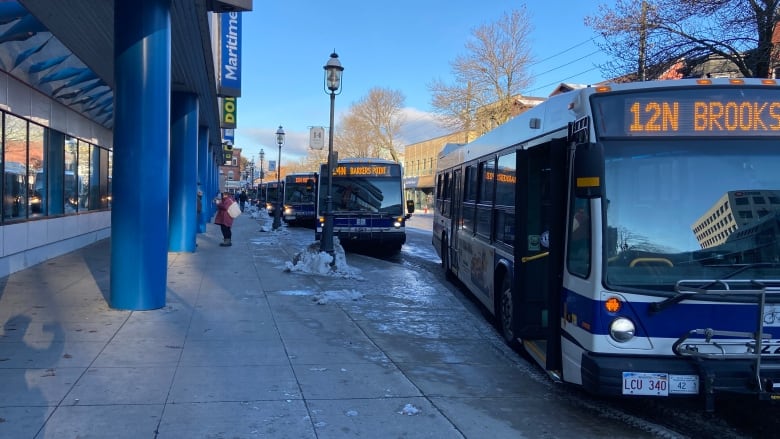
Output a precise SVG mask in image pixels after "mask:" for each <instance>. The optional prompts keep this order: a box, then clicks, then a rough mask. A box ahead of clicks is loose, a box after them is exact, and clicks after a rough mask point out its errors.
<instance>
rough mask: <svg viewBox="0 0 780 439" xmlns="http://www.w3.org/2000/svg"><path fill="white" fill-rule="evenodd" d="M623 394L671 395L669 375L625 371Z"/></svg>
mask: <svg viewBox="0 0 780 439" xmlns="http://www.w3.org/2000/svg"><path fill="white" fill-rule="evenodd" d="M623 394H624V395H651V396H669V375H668V374H665V373H647V372H623Z"/></svg>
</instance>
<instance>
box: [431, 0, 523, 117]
mask: <svg viewBox="0 0 780 439" xmlns="http://www.w3.org/2000/svg"><path fill="white" fill-rule="evenodd" d="M532 30H533V27H532V25H531V21H530V17H529V15H528V12H527V10H526V8H525V6H522V7H521V8H520V9H517V10H514V11H511V12H507V13H505V14H504V15H503V16H502V17H501V19H499V20H498V21H497V22H495V23H490V24H486V25H482V26H480V27H477V28H475V29H473V30H472V31H471V39H470V40H469V41H468V42H467V43H466V54H465V55H461V56H458V57H457V58H456V59H455V61H453V62H452V63H451V64H450V65H451V67H452V73H453V76H454V78H455V84H454V85H448V84H446V83H445V82H443V81H441V80H434V81H433V82H432V83H431V84H429V86H428V88H429V90H430V91H431V94H432V95H433V99H432V102H431V104H432V106H433V108H434V111H436V113H437V114H439V116H441V117H442V121H443V123H444V124H446V125H447V126H449V127H452V128H458V129H461V130H464V131H469V130H472V129H474V128H475V127H477V126H483V125H486V124H485V121H492V122H494V123H498V124H501V123H504V122H506V121H507V120H508V119H509V118H510V117H511V116H513V114H514V113H513V111H514V108H515V98H516V97H517V96H518V95H519V94H520V91H521V90H523V89H525V88H527V87H528V86H529V85H530V84H531V82H532V79H531V76H530V72H529V70H528V66H529V65H530V63H531V61H532V57H531V52H530V42H529V40H528V36H529V35H530V34H531V31H532ZM489 125H491V126H492V125H493V123H490V124H489Z"/></svg>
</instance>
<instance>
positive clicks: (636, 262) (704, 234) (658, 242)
mask: <svg viewBox="0 0 780 439" xmlns="http://www.w3.org/2000/svg"><path fill="white" fill-rule="evenodd" d="M603 145H604V151H605V159H606V172H605V182H604V183H605V198H604V203H605V211H606V212H605V213H606V225H605V229H604V230H605V239H604V241H605V242H604V245H605V255H604V257H605V264H606V282H607V284H609V285H611V286H613V287H630V286H636V287H651V286H654V287H656V288H662V289H667V288H668V289H672V288H673V287H674V284H675V282H676V281H677V280H679V279H724V278H729V279H752V278H762V277H763V278H767V277H768V278H774V279H780V243H779V242H778V237H780V172H778V169H780V154H778V142H777V140H776V139H759V138H745V139H740V140H736V139H733V138H712V137H709V138H702V139H692V138H689V139H674V138H664V139H646V140H631V139H627V140H611V141H604V142H603ZM739 270H741V271H739Z"/></svg>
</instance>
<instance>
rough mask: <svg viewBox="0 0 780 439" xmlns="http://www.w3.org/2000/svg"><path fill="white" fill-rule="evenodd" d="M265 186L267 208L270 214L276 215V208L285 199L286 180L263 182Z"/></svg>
mask: <svg viewBox="0 0 780 439" xmlns="http://www.w3.org/2000/svg"><path fill="white" fill-rule="evenodd" d="M263 186H265V209H266V211H267V212H268V215H270V216H274V208H275V207H276V205H277V204H280V203H282V201H283V198H282V197H284V181H283V180H282V181H279V180H276V181H269V182H266V183H263Z"/></svg>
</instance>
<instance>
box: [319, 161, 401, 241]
mask: <svg viewBox="0 0 780 439" xmlns="http://www.w3.org/2000/svg"><path fill="white" fill-rule="evenodd" d="M327 170H328V166H327V164H323V165H322V166H321V168H320V174H319V175H320V178H319V190H318V193H319V197H318V203H317V217H318V222H317V228H316V231H315V237H316V239H320V237H321V235H322V229H323V227H324V224H325V212H326V211H327V209H328V206H327V197H328V172H327ZM332 177H333V181H332V183H331V194H330V195H331V202H332V207H331V209H332V213H333V236H334V237H338V239H339V242H340V243H341V245H342V246H351V247H359V246H362V247H366V248H371V249H382V250H385V251H387V252H398V251H400V250H401V246H402V245H403V244H404V243H405V242H406V220H407V219H409V217H410V216H411V214H412V212H413V211H414V204H413V203H411V200H409V201H410V202H408V203H405V202H404V188H403V171H402V168H401V165H400V164H399V163H396V162H393V161H390V160H384V159H378V158H345V159H341V160H339V161H338V164H337V165H336V169H335V170H334V172H333V175H332ZM404 205H406V210H407V213H404Z"/></svg>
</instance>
